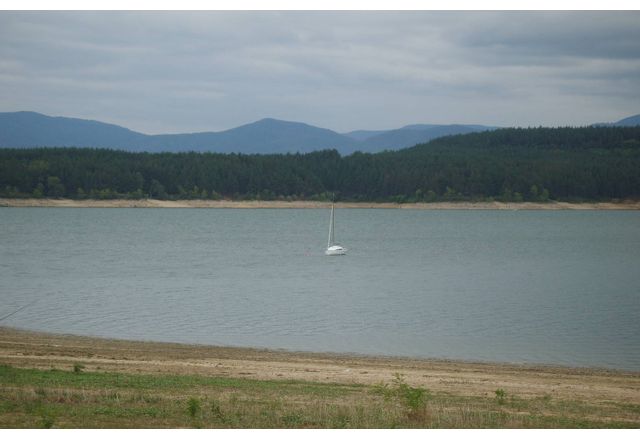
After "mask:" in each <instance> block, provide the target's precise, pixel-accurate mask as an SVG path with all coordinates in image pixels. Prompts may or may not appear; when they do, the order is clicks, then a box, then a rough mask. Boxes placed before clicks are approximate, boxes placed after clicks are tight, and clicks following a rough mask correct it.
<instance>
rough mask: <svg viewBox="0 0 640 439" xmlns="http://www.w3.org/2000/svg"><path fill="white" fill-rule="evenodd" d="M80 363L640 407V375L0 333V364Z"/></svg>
mask: <svg viewBox="0 0 640 439" xmlns="http://www.w3.org/2000/svg"><path fill="white" fill-rule="evenodd" d="M77 363H81V364H83V365H84V367H85V368H86V369H85V370H87V371H100V372H117V373H133V374H152V375H158V374H161V375H167V374H171V375H195V376H205V377H227V378H236V379H241V378H246V379H256V380H273V381H291V380H295V381H307V382H315V383H327V384H328V383H338V384H349V385H365V386H373V385H378V384H380V383H384V382H387V383H388V382H391V381H392V380H393V379H394V376H395V375H396V374H398V373H399V374H402V376H404V377H405V378H406V381H407V383H409V384H411V385H416V386H423V387H426V388H428V389H430V390H432V391H436V392H447V393H450V394H452V395H458V396H469V397H470V396H487V395H492V394H493V393H494V391H495V389H496V388H503V389H505V390H506V391H507V393H509V394H517V395H520V396H521V397H525V398H538V397H543V396H545V395H553V396H554V398H560V399H571V400H576V399H577V400H582V401H591V402H603V401H611V400H614V401H618V402H620V403H625V404H639V405H640V371H624V370H614V369H596V368H586V367H569V366H552V365H532V364H512V363H488V362H475V361H460V360H439V359H419V358H405V357H386V356H366V355H357V354H333V353H311V352H292V351H284V350H269V349H258V348H242V347H223V346H208V345H193V344H182V343H170V342H154V341H130V340H120V339H108V338H99V337H88V336H79V335H67V334H53V333H45V332H36V331H29V330H22V329H15V328H11V327H6V326H0V364H4V365H9V366H12V367H18V368H32V369H41V370H48V369H51V368H59V369H70V368H72V367H73V365H74V364H77Z"/></svg>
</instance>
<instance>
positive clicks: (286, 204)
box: [0, 198, 640, 210]
mask: <svg viewBox="0 0 640 439" xmlns="http://www.w3.org/2000/svg"><path fill="white" fill-rule="evenodd" d="M330 205H331V204H330V203H327V202H319V201H228V200H220V201H214V200H180V201H168V200H152V199H144V200H71V199H65V198H62V199H49V198H27V199H16V198H0V207H140V208H153V207H155V208H160V207H164V208H218V209H326V208H328V207H330ZM336 207H337V208H341V209H418V210H640V201H624V202H615V203H614V202H606V203H604V202H602V203H565V202H558V201H552V202H548V203H528V202H526V203H503V202H500V201H492V202H477V203H474V202H440V203H405V204H398V203H368V202H362V203H347V202H339V203H336Z"/></svg>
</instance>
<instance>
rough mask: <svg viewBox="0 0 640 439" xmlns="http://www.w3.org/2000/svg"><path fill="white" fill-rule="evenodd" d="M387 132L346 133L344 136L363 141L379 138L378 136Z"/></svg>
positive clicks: (358, 131)
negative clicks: (374, 137)
mask: <svg viewBox="0 0 640 439" xmlns="http://www.w3.org/2000/svg"><path fill="white" fill-rule="evenodd" d="M386 132H387V131H386V130H357V131H350V132H348V133H344V134H343V135H344V136H347V137H351V138H352V139H354V140H357V141H362V140H367V139H368V138H369V137H373V136H377V135H378V134H382V133H386Z"/></svg>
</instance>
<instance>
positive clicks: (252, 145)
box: [0, 111, 493, 155]
mask: <svg viewBox="0 0 640 439" xmlns="http://www.w3.org/2000/svg"><path fill="white" fill-rule="evenodd" d="M489 129H493V127H486V126H482V125H407V126H405V127H402V128H400V129H396V130H369V131H366V130H360V131H352V132H350V133H346V134H339V133H336V132H335V131H332V130H328V129H325V128H318V127H315V126H312V125H308V124H305V123H301V122H288V121H282V120H276V119H262V120H259V121H257V122H253V123H250V124H246V125H242V126H239V127H237V128H233V129H230V130H226V131H220V132H202V133H190V134H159V135H147V134H143V133H139V132H136V131H132V130H129V129H127V128H123V127H120V126H118V125H113V124H107V123H103V122H98V121H93V120H85V119H76V118H68V117H51V116H45V115H43V114H40V113H35V112H29V111H21V112H15V113H0V147H12V148H31V147H39V146H44V147H52V146H76V147H93V148H112V149H122V150H125V151H150V152H160V151H166V152H182V151H199V152H205V151H210V152H221V153H231V152H235V153H245V154H275V153H287V152H301V153H304V152H310V151H315V150H321V149H336V150H338V151H339V152H340V153H341V154H343V155H344V154H350V153H352V152H354V151H363V152H377V151H382V150H385V149H389V150H397V149H401V148H406V147H410V146H413V145H416V144H418V143H424V142H427V141H429V140H431V139H434V138H436V137H441V136H447V135H452V134H465V133H470V132H474V131H484V130H489Z"/></svg>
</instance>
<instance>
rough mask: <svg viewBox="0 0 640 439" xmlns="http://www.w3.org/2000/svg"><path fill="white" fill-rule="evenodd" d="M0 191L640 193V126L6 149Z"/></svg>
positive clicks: (79, 195) (417, 195)
mask: <svg viewBox="0 0 640 439" xmlns="http://www.w3.org/2000/svg"><path fill="white" fill-rule="evenodd" d="M0 196H1V197H9V198H19V197H22V198H25V197H35V198H41V197H53V198H56V197H66V198H74V199H84V198H94V199H109V198H131V199H140V198H147V197H150V198H157V199H221V198H225V199H234V200H246V199H257V200H275V199H280V200H297V199H304V200H328V199H330V198H332V197H335V199H338V200H344V201H394V202H417V201H426V202H429V201H463V200H471V201H480V200H501V201H546V200H549V199H556V200H569V201H580V200H583V201H587V200H611V199H633V198H640V127H585V128H508V129H499V130H495V131H487V132H480V133H471V134H464V135H456V136H447V137H442V138H439V139H435V140H432V141H431V142H429V143H425V144H421V145H416V146H414V147H412V148H407V149H404V150H400V151H385V152H380V153H375V154H370V153H361V152H356V153H354V154H351V155H349V156H344V157H343V156H341V155H340V154H339V153H338V152H337V151H335V150H324V151H317V152H311V153H307V154H271V155H257V154H255V155H244V154H217V153H195V152H190V153H146V152H143V153H132V152H124V151H117V150H109V149H92V148H33V149H0Z"/></svg>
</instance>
